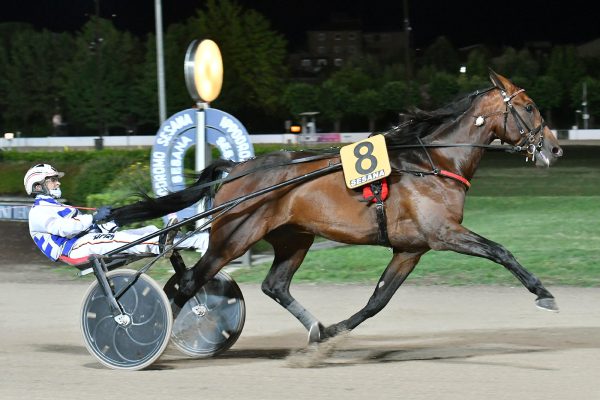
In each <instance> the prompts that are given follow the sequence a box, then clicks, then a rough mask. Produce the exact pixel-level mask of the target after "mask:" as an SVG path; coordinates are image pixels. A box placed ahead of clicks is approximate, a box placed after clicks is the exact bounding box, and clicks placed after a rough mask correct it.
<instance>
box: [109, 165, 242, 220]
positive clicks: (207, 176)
mask: <svg viewBox="0 0 600 400" xmlns="http://www.w3.org/2000/svg"><path fill="white" fill-rule="evenodd" d="M235 164H236V163H235V162H233V161H229V160H217V161H215V162H213V163H212V164H211V165H209V166H208V167H206V168H205V169H204V170H203V171H202V172H201V173H200V176H199V177H198V180H197V181H196V183H194V184H193V185H192V186H190V187H188V188H186V189H183V190H181V191H179V192H173V193H170V194H168V195H165V196H162V197H157V198H155V199H154V198H151V197H150V196H148V195H147V194H142V197H143V198H144V199H143V200H140V201H138V202H137V203H133V204H129V205H126V206H122V207H118V208H115V209H113V210H112V212H111V214H110V216H109V218H110V219H112V220H114V221H115V222H116V223H117V224H119V225H127V224H130V223H132V222H138V221H145V220H148V219H153V218H158V217H162V216H163V215H167V214H170V213H173V212H176V211H179V210H183V209H184V208H186V207H189V206H191V205H192V204H195V203H197V202H198V201H199V200H200V199H202V198H203V197H207V196H211V197H213V196H214V193H215V185H206V183H210V182H211V181H214V180H216V179H218V178H219V177H220V176H221V173H222V172H224V171H229V170H230V169H231V167H233V166H234V165H235Z"/></svg>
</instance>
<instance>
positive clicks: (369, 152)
mask: <svg viewBox="0 0 600 400" xmlns="http://www.w3.org/2000/svg"><path fill="white" fill-rule="evenodd" d="M373 148H374V146H373V143H371V142H363V143H359V144H358V145H357V146H356V147H355V148H354V156H355V157H356V164H355V168H356V171H357V172H358V173H359V174H362V175H366V174H369V173H371V172H373V171H375V168H377V158H376V157H375V156H373ZM362 149H366V151H365V153H364V154H361V150H362ZM364 160H369V167H368V168H363V167H362V163H363V161H364Z"/></svg>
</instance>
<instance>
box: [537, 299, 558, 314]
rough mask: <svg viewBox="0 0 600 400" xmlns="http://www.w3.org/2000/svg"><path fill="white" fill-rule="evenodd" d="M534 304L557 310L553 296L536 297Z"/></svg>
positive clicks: (544, 308) (543, 308)
mask: <svg viewBox="0 0 600 400" xmlns="http://www.w3.org/2000/svg"><path fill="white" fill-rule="evenodd" d="M535 305H536V306H538V308H541V309H542V310H546V311H552V312H558V306H557V305H556V301H554V298H553V297H544V298H537V299H536V300H535Z"/></svg>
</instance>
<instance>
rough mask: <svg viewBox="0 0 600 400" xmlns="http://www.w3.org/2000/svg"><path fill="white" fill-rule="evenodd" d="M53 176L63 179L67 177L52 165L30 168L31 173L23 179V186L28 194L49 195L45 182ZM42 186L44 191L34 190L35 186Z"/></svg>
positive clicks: (28, 172)
mask: <svg viewBox="0 0 600 400" xmlns="http://www.w3.org/2000/svg"><path fill="white" fill-rule="evenodd" d="M52 176H57V177H59V178H62V177H63V176H65V173H64V172H58V171H57V170H56V168H54V167H53V166H52V165H50V164H37V165H34V166H33V167H31V168H29V171H27V173H26V174H25V178H24V179H23V185H25V191H26V192H27V194H29V195H31V194H40V193H43V194H49V193H47V192H48V190H47V189H46V185H44V181H45V180H46V178H50V177H52ZM38 183H39V184H40V185H41V186H42V190H34V186H35V185H36V184H38Z"/></svg>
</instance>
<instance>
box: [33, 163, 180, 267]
mask: <svg viewBox="0 0 600 400" xmlns="http://www.w3.org/2000/svg"><path fill="white" fill-rule="evenodd" d="M64 175H65V174H64V173H63V172H59V171H57V170H56V169H55V168H54V167H53V166H51V165H50V164H37V165H35V166H33V167H31V168H30V169H29V170H28V171H27V173H26V174H25V178H24V180H23V183H24V185H25V191H26V192H27V194H28V195H31V196H34V197H35V201H34V204H33V207H32V208H31V211H30V212H29V233H30V234H31V238H32V239H33V241H34V242H35V244H36V245H37V246H38V247H39V248H40V250H41V251H42V253H44V254H45V255H46V257H48V258H49V259H51V260H52V261H56V260H58V259H59V257H60V256H66V257H69V258H73V259H78V258H83V257H86V258H87V257H89V256H90V255H92V254H106V253H107V252H109V251H112V250H115V249H116V248H118V247H121V246H124V245H126V244H127V243H131V242H133V241H135V240H137V239H139V238H141V237H143V236H147V235H149V234H151V233H153V232H156V231H158V228H157V227H156V226H153V225H149V226H146V227H143V228H139V229H131V230H122V231H117V228H118V226H117V225H116V224H115V223H114V222H105V220H106V219H107V217H108V216H109V214H110V211H111V208H110V207H108V206H103V207H100V208H98V209H97V210H96V213H95V214H93V215H91V214H83V213H80V212H79V210H77V209H76V208H74V207H72V206H68V205H65V204H62V203H60V202H58V199H60V197H61V194H62V193H61V190H60V178H62V177H63V176H64ZM103 222H105V223H103ZM175 222H177V220H176V219H172V220H171V221H169V224H167V226H169V225H172V224H173V223H175ZM175 234H176V232H175V230H170V231H167V232H166V233H163V234H162V235H161V237H160V238H159V239H154V238H153V239H149V240H148V241H145V242H142V243H140V244H138V245H136V246H133V247H131V248H129V249H126V250H124V251H123V253H129V254H141V253H153V254H160V252H161V251H160V249H161V248H163V246H166V245H171V244H172V243H173V239H174V237H175ZM159 243H160V246H159Z"/></svg>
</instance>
